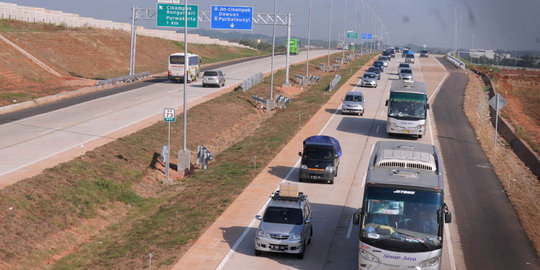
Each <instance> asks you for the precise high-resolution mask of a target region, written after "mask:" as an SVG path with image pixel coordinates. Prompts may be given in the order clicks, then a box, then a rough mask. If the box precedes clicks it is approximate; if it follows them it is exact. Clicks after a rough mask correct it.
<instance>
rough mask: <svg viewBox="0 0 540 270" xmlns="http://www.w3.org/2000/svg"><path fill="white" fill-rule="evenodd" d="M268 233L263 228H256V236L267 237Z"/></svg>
mask: <svg viewBox="0 0 540 270" xmlns="http://www.w3.org/2000/svg"><path fill="white" fill-rule="evenodd" d="M268 236H269V235H268V234H267V233H265V232H264V231H263V230H258V231H257V237H262V238H268Z"/></svg>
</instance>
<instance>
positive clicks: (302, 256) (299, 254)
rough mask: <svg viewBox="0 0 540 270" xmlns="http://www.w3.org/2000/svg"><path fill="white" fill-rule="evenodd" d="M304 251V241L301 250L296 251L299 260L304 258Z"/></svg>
mask: <svg viewBox="0 0 540 270" xmlns="http://www.w3.org/2000/svg"><path fill="white" fill-rule="evenodd" d="M304 253H306V243H304V244H303V245H302V252H300V253H298V254H297V255H296V257H297V258H298V259H299V260H303V259H304Z"/></svg>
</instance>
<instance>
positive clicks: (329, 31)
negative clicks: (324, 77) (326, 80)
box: [326, 0, 332, 70]
mask: <svg viewBox="0 0 540 270" xmlns="http://www.w3.org/2000/svg"><path fill="white" fill-rule="evenodd" d="M331 43H332V0H330V19H329V22H328V67H327V68H326V70H330V44H331Z"/></svg>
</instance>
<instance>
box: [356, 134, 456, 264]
mask: <svg viewBox="0 0 540 270" xmlns="http://www.w3.org/2000/svg"><path fill="white" fill-rule="evenodd" d="M442 167H443V165H442V163H441V161H440V160H439V154H438V153H437V149H436V148H435V146H433V145H429V144H421V143H415V142H403V141H379V142H377V144H376V145H375V147H374V150H373V154H372V155H371V159H370V161H369V167H368V174H367V178H366V184H365V188H364V197H363V199H362V208H360V209H359V210H358V212H357V213H355V214H354V216H353V223H354V224H359V225H360V235H359V238H360V243H359V246H358V249H359V251H358V269H364V270H367V269H370V270H373V269H432V270H435V269H440V266H441V257H442V246H443V231H444V230H443V229H444V223H449V222H450V221H451V219H452V215H451V213H450V211H449V210H448V207H447V206H446V204H445V203H444V184H443V176H442V175H443V173H442Z"/></svg>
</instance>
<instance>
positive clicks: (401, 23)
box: [4, 0, 540, 50]
mask: <svg viewBox="0 0 540 270" xmlns="http://www.w3.org/2000/svg"><path fill="white" fill-rule="evenodd" d="M4 1H5V2H10V3H16V4H18V5H23V6H33V7H43V8H47V9H53V10H61V11H63V12H69V13H76V14H79V15H81V16H84V17H93V18H96V19H106V20H112V21H117V22H130V17H131V7H132V6H136V7H140V8H152V9H155V7H156V4H155V3H156V2H154V1H148V0H145V1H143V0H131V1H111V0H92V1H88V0H86V1H81V0H46V1H44V0H17V1H14V0H4ZM364 3H365V4H367V5H369V6H370V8H371V10H373V11H374V12H375V13H376V14H377V16H378V17H379V18H380V20H381V21H382V22H383V24H384V27H385V32H384V33H383V34H384V39H385V40H386V41H387V43H389V44H391V45H398V46H399V45H402V44H406V43H411V44H418V45H423V44H425V45H427V46H428V47H445V48H454V44H455V38H454V30H455V29H456V28H457V29H458V32H459V33H460V35H458V38H457V42H456V43H457V44H458V47H460V48H471V47H474V48H483V49H506V50H515V49H518V50H539V49H540V19H539V16H540V13H539V12H540V0H409V1H403V0H365V1H363V2H362V1H361V0H332V39H333V40H337V39H338V37H339V38H340V39H342V38H343V35H344V31H346V30H353V31H356V32H375V33H380V25H381V24H380V23H379V22H378V21H377V20H376V19H373V18H374V16H366V13H367V12H366V9H365V8H364V7H365V4H364ZM188 4H197V5H199V10H205V11H210V7H211V5H230V6H252V7H254V12H255V13H272V12H273V10H274V1H273V0H251V1H247V0H223V1H215V0H213V1H210V0H198V1H197V0H193V1H188ZM345 5H347V9H346V14H345ZM308 6H309V0H277V12H278V14H286V13H292V14H293V19H292V22H293V24H294V26H293V28H292V30H291V31H292V36H293V37H301V38H307V29H308V27H307V23H308ZM329 10H330V0H312V21H311V37H312V38H313V39H320V40H328V25H329V15H330V14H329V13H330V12H329ZM345 17H346V18H347V21H346V26H344V23H345ZM139 25H142V26H145V27H149V28H150V27H152V28H153V27H155V21H146V22H141V23H139ZM456 25H457V27H456ZM199 27H200V28H203V29H209V28H210V24H209V23H200V26H199ZM374 27H377V29H378V31H375V30H374ZM165 29H168V28H165ZM171 30H178V29H171ZM253 33H263V34H266V35H271V34H272V26H264V25H254V30H253ZM276 33H277V35H278V36H285V35H286V34H287V30H286V28H285V27H278V28H277V29H276ZM358 41H360V40H358Z"/></svg>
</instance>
